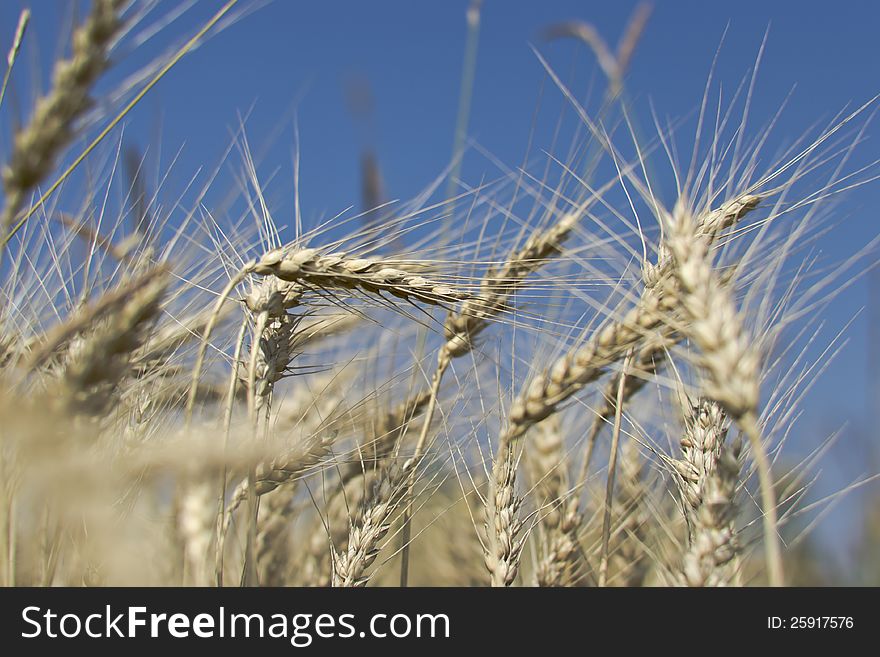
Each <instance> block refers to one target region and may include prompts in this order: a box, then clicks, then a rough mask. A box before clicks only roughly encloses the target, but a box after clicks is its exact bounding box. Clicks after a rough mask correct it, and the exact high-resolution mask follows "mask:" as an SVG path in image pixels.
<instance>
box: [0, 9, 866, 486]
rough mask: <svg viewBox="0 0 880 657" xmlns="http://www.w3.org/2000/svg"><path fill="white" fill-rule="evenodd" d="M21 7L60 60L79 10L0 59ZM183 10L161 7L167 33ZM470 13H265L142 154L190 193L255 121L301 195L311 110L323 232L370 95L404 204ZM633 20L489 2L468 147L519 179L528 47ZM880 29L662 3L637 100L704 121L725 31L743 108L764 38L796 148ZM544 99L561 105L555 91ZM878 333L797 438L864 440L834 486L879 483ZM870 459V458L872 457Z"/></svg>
mask: <svg viewBox="0 0 880 657" xmlns="http://www.w3.org/2000/svg"><path fill="white" fill-rule="evenodd" d="M245 1H246V0H242V2H245ZM26 4H27V5H30V6H31V7H32V9H33V11H34V19H33V22H32V25H31V30H32V32H33V34H34V35H36V37H35V38H36V39H37V40H38V42H39V44H40V46H41V48H42V52H43V53H52V52H54V48H55V47H56V45H57V38H58V29H59V23H60V20H61V19H67V20H69V19H70V17H71V11H72V10H71V8H72V7H73V6H74V3H72V2H66V1H62V0H39V1H34V2H27V3H26V2H22V1H21V0H3V2H2V3H0V38H2V39H3V40H4V42H5V40H6V39H8V38H9V35H10V33H11V32H12V30H13V29H14V25H15V21H16V19H17V15H18V11H19V9H20V8H21V7H22V6H24V5H26ZM175 4H177V3H174V2H169V1H167V0H164V1H163V2H160V3H159V7H158V9H157V10H156V12H155V13H154V15H161V13H162V12H163V11H164V10H167V9H169V8H171V7H173V6H174V5H175ZM221 4H222V2H221V1H220V0H216V1H215V0H200V1H199V2H197V3H196V6H195V7H194V8H193V9H191V10H190V11H189V12H187V13H186V14H184V15H183V16H182V17H181V18H180V19H179V20H178V21H177V22H175V23H174V24H173V25H172V26H171V28H169V30H168V32H167V33H166V35H165V36H164V37H160V38H158V40H157V42H156V43H155V44H151V45H148V47H147V48H145V49H144V51H143V52H142V53H135V54H134V55H132V56H131V57H130V58H129V59H128V61H127V62H126V66H128V67H129V68H130V67H131V66H133V65H134V64H136V63H137V62H143V61H146V60H147V59H148V58H149V57H150V56H151V55H154V54H155V53H156V52H157V48H158V46H159V45H160V44H164V45H168V44H169V43H171V42H173V41H174V40H175V38H178V39H179V38H180V37H181V36H182V35H184V34H186V33H191V32H193V30H194V29H195V28H196V26H197V25H198V24H199V23H200V21H203V20H204V19H205V18H207V17H208V16H210V15H211V14H212V13H213V12H214V11H216V9H217V8H218V7H219V6H220V5H221ZM467 4H468V2H467V0H442V1H441V0H435V1H434V2H417V1H412V0H396V1H382V0H373V1H370V2H355V1H348V2H335V1H324V2H296V1H293V0H275V1H274V2H269V3H265V5H264V6H262V7H261V8H259V10H258V11H255V12H254V13H252V14H250V15H249V16H247V17H246V18H244V19H243V20H242V21H240V22H238V23H237V24H235V25H233V26H231V27H230V28H229V29H228V30H226V31H224V32H222V33H221V34H219V35H218V36H216V37H214V38H213V39H212V40H210V41H209V42H208V43H207V44H206V45H204V46H203V47H202V48H200V49H199V50H198V51H196V52H195V53H193V54H192V55H191V56H189V57H188V58H186V59H185V60H184V61H183V62H181V64H180V65H179V66H178V68H176V69H175V70H174V71H173V72H172V73H171V75H170V76H169V77H167V78H166V79H165V80H163V81H162V82H161V84H160V85H159V86H158V87H157V88H156V89H155V90H154V91H153V92H152V93H151V94H150V96H148V98H147V99H146V100H145V102H144V103H143V104H142V105H141V106H140V107H139V108H138V109H137V110H136V111H135V112H134V113H133V114H132V115H131V118H130V120H129V122H128V128H127V131H128V132H127V134H128V135H129V138H130V139H131V140H132V141H133V142H134V143H139V144H141V145H146V144H148V143H151V142H153V141H155V138H156V136H157V135H158V136H161V140H162V143H163V152H162V158H163V160H164V161H165V162H166V163H167V160H168V158H170V156H171V154H172V153H173V152H174V151H176V150H177V148H178V146H181V145H185V149H184V152H183V155H182V157H181V159H180V161H179V163H178V164H177V171H178V172H180V174H181V175H183V174H184V173H187V172H191V171H193V170H195V168H196V167H198V166H201V165H206V166H209V167H210V166H212V165H214V163H215V162H216V161H217V159H218V158H219V156H220V154H221V153H222V151H223V149H224V147H225V145H226V142H227V139H228V135H229V131H230V129H231V128H233V127H234V126H235V124H236V121H237V118H236V116H237V112H245V111H247V110H248V108H250V107H251V106H252V105H253V106H254V108H255V109H254V112H253V114H252V116H251V119H250V122H249V128H248V135H249V138H250V140H251V144H252V145H253V146H254V147H255V149H259V147H260V146H261V145H262V144H263V143H264V141H265V140H266V139H268V138H269V137H270V135H271V134H272V131H273V129H274V128H275V127H277V126H279V125H280V126H281V127H283V128H284V131H283V132H282V133H281V136H280V137H279V139H278V140H277V142H276V143H275V144H274V147H273V148H272V149H271V150H270V151H269V152H268V154H267V156H266V161H265V163H264V167H263V168H264V169H265V170H267V171H269V170H271V169H272V167H273V165H275V164H277V165H279V166H282V167H285V168H284V171H283V172H282V174H281V176H282V181H283V182H282V183H281V184H279V185H278V189H279V190H284V189H289V185H288V182H289V178H286V177H285V176H289V170H290V166H289V165H290V158H291V152H292V148H293V147H292V140H291V130H290V125H291V113H290V110H291V107H292V103H293V102H294V100H296V99H298V103H297V105H296V107H297V112H298V117H299V124H300V130H301V151H302V174H301V197H302V203H303V213H304V216H305V217H306V218H307V219H309V218H312V219H313V220H314V219H317V218H319V217H322V216H327V215H329V214H335V213H336V212H338V211H340V210H342V209H343V208H345V207H347V206H349V205H356V206H357V205H359V202H360V188H359V185H360V183H359V178H358V161H359V155H360V150H361V146H362V144H363V142H364V132H363V130H360V129H359V127H358V125H357V124H356V123H355V122H354V121H353V120H352V117H351V115H350V113H349V111H348V109H347V106H346V101H345V83H346V81H347V80H350V79H351V78H353V77H360V78H365V79H367V80H368V81H369V83H370V85H371V87H372V92H373V96H374V99H375V119H376V128H375V131H374V134H373V135H372V136H371V137H370V139H371V141H372V143H374V145H375V146H376V148H377V150H378V155H379V160H380V162H381V166H382V171H383V175H384V178H385V183H386V190H387V195H388V196H389V197H391V198H408V197H410V196H412V195H414V194H415V193H417V192H418V191H419V190H420V189H421V188H422V187H423V186H424V185H425V184H427V183H428V182H429V181H430V180H431V179H433V178H434V177H435V176H436V175H437V174H438V173H439V172H440V171H441V170H442V169H443V167H444V166H445V165H446V163H447V162H448V158H449V154H450V150H451V142H452V135H453V129H454V123H455V115H456V107H457V103H458V89H459V81H460V73H461V63H462V56H463V49H464V40H465V20H464V16H465V8H466V6H467ZM634 5H635V3H634V2H626V1H621V2H617V1H611V0H606V1H604V2H598V1H594V2H587V1H585V0H580V1H575V0H543V1H541V2H538V1H535V2H524V1H513V0H486V1H485V3H484V7H483V12H482V28H481V34H480V47H479V59H478V65H477V74H476V87H475V95H474V101H473V109H472V115H471V121H470V125H469V134H470V135H471V136H472V137H474V138H475V139H476V140H478V141H479V143H480V144H481V145H482V146H484V147H485V148H486V149H488V150H489V151H491V152H492V153H493V154H494V155H496V156H497V157H498V158H500V159H501V160H503V161H504V162H506V163H508V164H511V165H516V164H518V163H519V161H520V160H521V158H522V155H523V152H524V149H525V146H526V140H527V137H528V131H529V125H530V121H531V117H532V112H533V110H534V107H535V103H536V100H537V94H538V89H539V85H540V82H541V79H542V70H541V67H540V64H539V63H538V61H537V59H536V58H535V56H534V54H533V53H532V51H531V50H530V47H529V43H539V39H538V37H537V34H538V32H539V30H540V28H542V27H543V26H546V25H548V24H549V23H552V22H557V21H560V20H566V19H572V18H578V19H585V20H589V21H590V22H592V23H594V24H595V25H596V26H597V27H598V29H599V31H600V33H602V34H603V35H604V36H605V38H606V39H607V40H608V41H610V42H611V43H612V44H613V43H616V41H617V38H618V36H619V35H620V33H621V30H622V28H623V26H624V24H625V23H626V19H627V18H628V16H629V15H630V13H631V11H632V9H633V7H634ZM878 25H880V3H878V2H873V1H868V0H865V1H852V0H850V1H837V2H827V1H823V2H819V1H810V0H799V1H797V0H788V1H780V0H776V1H770V0H764V1H760V2H759V1H754V0H740V1H738V2H712V1H698V0H677V1H673V0H658V1H657V2H655V7H654V12H653V15H652V17H651V20H650V23H649V25H648V27H647V31H646V33H645V35H644V37H643V39H642V41H641V43H640V45H639V48H638V51H637V53H636V56H635V59H634V62H633V65H632V67H631V72H630V76H629V79H628V82H627V88H628V90H629V94H630V96H631V97H632V98H633V99H634V100H635V103H636V104H637V105H638V104H639V103H644V104H643V105H642V106H643V107H647V104H646V102H645V101H647V100H648V99H651V100H652V101H653V103H654V104H655V106H656V107H657V108H658V110H659V111H660V112H661V114H663V115H668V116H672V117H676V116H677V117H681V116H684V115H686V114H687V113H688V112H691V111H693V110H694V109H695V107H696V106H697V104H698V103H699V100H700V96H701V93H702V91H703V87H704V83H705V79H706V75H707V72H708V68H709V63H710V61H711V58H712V57H713V55H714V53H715V50H716V48H717V46H718V45H719V42H720V40H721V37H722V33H723V32H724V31H725V28H726V27H728V26H729V30H728V34H727V37H726V41H725V45H724V47H723V50H722V54H721V58H720V60H719V65H718V69H717V73H716V75H717V77H718V79H720V80H722V81H723V82H724V83H725V85H726V86H727V87H728V88H730V89H731V90H732V89H733V88H734V87H735V86H736V85H737V84H738V82H739V81H740V79H741V77H742V76H743V74H744V73H745V72H746V71H747V70H748V69H749V67H750V66H751V65H752V64H753V63H754V61H755V57H756V54H757V52H758V48H759V45H760V43H761V40H762V39H763V37H764V33H765V30H767V29H768V27H769V30H770V32H769V40H768V43H767V49H766V54H765V57H764V61H763V64H762V67H761V73H760V75H759V78H758V91H757V94H756V98H755V102H754V105H753V116H754V119H753V121H752V122H751V125H752V126H758V125H761V124H762V123H763V122H765V121H766V120H767V119H769V118H770V116H771V115H772V112H774V111H775V110H776V108H777V107H778V106H779V104H780V103H781V102H782V101H783V99H784V98H785V96H786V94H787V93H788V92H789V90H790V89H791V88H792V87H793V86H795V85H796V90H795V93H794V97H793V99H792V102H791V104H790V107H789V109H788V110H787V112H786V114H785V117H784V121H783V123H782V124H781V126H780V128H779V130H778V132H777V133H776V134H777V137H778V138H780V139H792V138H795V137H797V136H798V135H799V134H800V133H801V131H802V130H803V129H804V128H806V127H807V126H809V125H811V124H813V123H814V122H815V121H817V120H823V119H824V120H828V119H829V118H830V116H831V115H833V114H834V113H836V112H837V111H839V110H840V109H841V108H842V107H843V106H844V105H846V104H847V103H853V104H861V103H862V102H864V101H866V100H867V99H869V98H870V97H872V96H873V95H875V94H876V93H878V92H880V74H878V72H880V37H878V31H877V30H878ZM540 47H541V49H542V50H544V51H546V52H547V53H548V55H549V57H550V60H551V62H552V63H553V64H554V66H557V67H558V68H559V69H560V71H567V70H568V67H569V66H570V64H571V61H572V53H573V46H572V44H552V45H550V46H546V45H543V44H541V45H540ZM34 50H35V49H34ZM44 57H45V58H46V59H48V55H44ZM578 62H579V64H578V65H579V66H580V67H582V68H584V69H586V68H587V66H588V65H592V60H590V58H589V56H588V55H587V54H586V53H585V52H584V51H581V55H580V57H579V58H578ZM43 64H45V62H43ZM38 67H39V64H38ZM43 70H45V68H44V67H43ZM117 79H118V78H117ZM44 80H45V78H44ZM548 93H549V94H554V93H555V92H554V91H553V90H552V89H548ZM643 116H644V117H645V118H647V117H648V116H649V115H648V114H647V113H645V114H644V115H643ZM878 126H880V124H878V125H877V126H873V127H872V128H871V129H870V130H869V131H868V135H867V136H868V142H867V143H866V144H865V145H864V146H863V147H862V148H861V150H860V154H859V155H858V156H857V157H856V158H855V159H854V160H853V162H852V166H853V168H855V167H857V166H859V165H860V164H864V163H866V162H868V161H870V160H871V159H874V158H877V157H880V146H878V143H880V139H878V137H880V134H878V132H880V127H878ZM551 129H552V125H551V119H550V117H549V116H545V117H544V120H543V125H542V126H540V127H539V131H540V130H543V131H544V133H543V134H548V133H549V131H550V130H551ZM4 148H6V145H4ZM770 153H772V150H771V151H770ZM482 168H485V169H489V168H490V167H489V165H488V164H487V163H486V162H485V161H484V160H481V159H480V158H472V159H471V160H469V161H468V163H467V167H466V169H465V173H466V177H467V178H468V179H469V180H471V181H478V180H479V176H480V174H481V171H482ZM847 207H848V209H849V210H850V211H851V212H852V216H851V217H850V218H848V219H847V221H846V222H845V223H844V224H843V225H842V227H841V229H840V230H838V231H835V232H834V233H832V235H831V236H830V237H829V240H828V242H827V243H826V244H827V246H826V248H827V249H828V252H829V254H830V255H831V256H832V257H843V256H844V255H846V254H848V253H851V252H852V251H853V250H854V249H856V248H858V247H859V246H860V245H862V244H864V243H866V242H867V241H868V240H869V239H870V238H872V237H873V236H875V235H876V234H877V233H878V232H880V217H878V212H877V210H878V208H880V183H874V184H873V185H871V186H870V187H868V188H864V189H861V190H859V191H857V192H856V193H855V194H854V195H853V197H852V199H851V202H850V204H849V205H848V206H847ZM877 289H878V290H880V286H877ZM868 290H869V286H868V285H867V284H866V283H864V282H863V283H860V284H857V285H855V286H854V287H853V288H852V289H850V290H848V291H847V292H845V293H844V294H842V295H841V296H840V298H839V299H838V300H837V302H836V303H835V304H834V306H833V308H832V314H831V318H830V319H831V324H833V325H834V326H835V327H839V326H842V325H843V323H845V321H846V320H847V319H848V318H849V317H850V316H852V315H853V314H854V313H855V312H857V311H858V310H859V308H861V307H863V306H865V305H866V304H867V302H868ZM865 317H866V315H865V314H863V315H862V317H861V318H860V319H859V320H857V321H856V323H855V324H854V325H853V327H852V329H851V330H850V332H849V337H850V346H849V348H848V349H847V350H845V351H844V352H843V353H842V354H841V355H840V356H839V357H838V359H837V360H836V362H835V363H834V364H833V365H832V366H831V367H830V369H829V370H828V371H827V373H826V374H825V375H824V378H823V379H822V381H821V382H820V383H819V384H818V385H817V387H816V388H815V392H814V394H813V395H812V396H811V397H810V400H809V402H810V403H808V404H807V405H806V407H805V411H806V417H805V422H804V424H803V425H802V426H803V427H805V430H807V431H811V432H815V433H816V434H817V435H818V434H821V433H823V432H825V433H829V432H831V431H832V430H834V429H836V428H837V427H839V426H840V425H841V424H842V423H843V422H845V421H847V420H849V421H851V423H852V427H851V429H850V431H849V433H848V436H850V437H852V440H851V441H850V442H848V443H847V442H845V443H844V444H843V446H842V447H841V448H838V449H837V450H835V452H834V455H833V458H832V459H831V460H829V461H828V462H826V468H827V471H828V472H829V474H828V477H829V478H830V480H831V481H834V482H843V481H846V480H848V479H852V478H854V477H856V476H858V475H860V474H863V473H864V472H866V471H870V470H873V471H876V470H878V469H880V462H878V460H877V459H878V455H877V452H878V448H877V444H878V443H877V438H876V433H875V430H874V424H875V423H874V422H868V421H866V417H867V416H866V413H865V409H866V407H867V406H868V404H869V398H868V397H869V396H868V391H869V390H870V385H869V384H870V377H869V371H870V369H871V368H872V367H874V366H877V365H878V364H877V363H870V362H868V360H867V359H866V358H865V353H866V351H867V339H868V338H867V333H866V328H867V321H866V319H865ZM830 334H831V333H829V335H830ZM874 417H876V414H874ZM868 444H873V445H874V448H873V449H874V453H873V455H872V454H871V453H870V450H869V449H868V448H867V445H868ZM871 459H873V461H872V460H871Z"/></svg>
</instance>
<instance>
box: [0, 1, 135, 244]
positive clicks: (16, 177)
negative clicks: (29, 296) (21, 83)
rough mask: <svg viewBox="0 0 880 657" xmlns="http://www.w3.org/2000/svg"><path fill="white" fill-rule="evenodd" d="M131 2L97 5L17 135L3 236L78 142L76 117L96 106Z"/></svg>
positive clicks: (1, 221)
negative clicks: (95, 91) (95, 93)
mask: <svg viewBox="0 0 880 657" xmlns="http://www.w3.org/2000/svg"><path fill="white" fill-rule="evenodd" d="M127 1H128V0H95V1H94V2H93V3H92V8H91V12H90V14H89V17H88V18H87V19H86V21H85V22H84V23H83V24H82V26H80V27H79V28H78V29H77V30H76V31H75V32H74V33H73V53H72V55H71V57H70V59H65V60H61V61H59V62H58V63H57V64H56V65H55V71H54V74H53V81H52V89H51V91H50V92H49V94H48V95H46V96H44V97H43V98H41V99H40V100H39V101H38V102H37V107H36V109H35V110H34V115H33V118H32V119H31V121H30V123H29V124H28V125H27V126H26V127H25V128H24V129H22V130H21V131H20V132H19V133H18V134H17V135H16V136H15V141H14V143H13V147H12V153H11V154H10V157H9V161H8V164H7V165H6V166H5V167H4V168H3V188H4V191H5V193H6V202H5V204H4V207H3V212H2V214H0V226H2V227H3V230H4V233H5V231H6V230H7V228H8V227H9V226H10V225H11V223H12V221H13V220H14V219H15V215H16V214H17V213H18V211H19V210H20V209H21V207H22V205H24V202H25V198H26V197H27V194H28V193H29V192H30V191H31V190H33V189H34V188H35V187H37V185H39V184H40V182H42V181H43V180H44V179H45V178H46V176H48V175H49V173H51V171H52V169H53V168H54V166H55V159H56V157H58V155H59V153H60V152H61V151H62V150H63V149H64V148H65V147H66V146H67V144H68V143H69V142H70V140H71V139H72V137H73V126H74V122H75V121H76V119H77V118H79V117H80V116H82V114H83V113H85V112H86V110H88V109H89V107H91V99H90V98H89V94H90V93H91V90H92V86H93V85H94V84H95V82H96V81H97V79H98V77H99V76H100V75H101V73H103V72H104V70H105V69H106V68H107V66H108V65H109V61H110V60H109V50H110V45H111V43H112V41H113V39H114V38H115V36H116V35H117V33H118V32H119V29H120V28H121V27H122V21H121V18H120V15H119V14H120V11H121V9H122V7H123V6H124V5H125V4H126V2H127Z"/></svg>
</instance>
